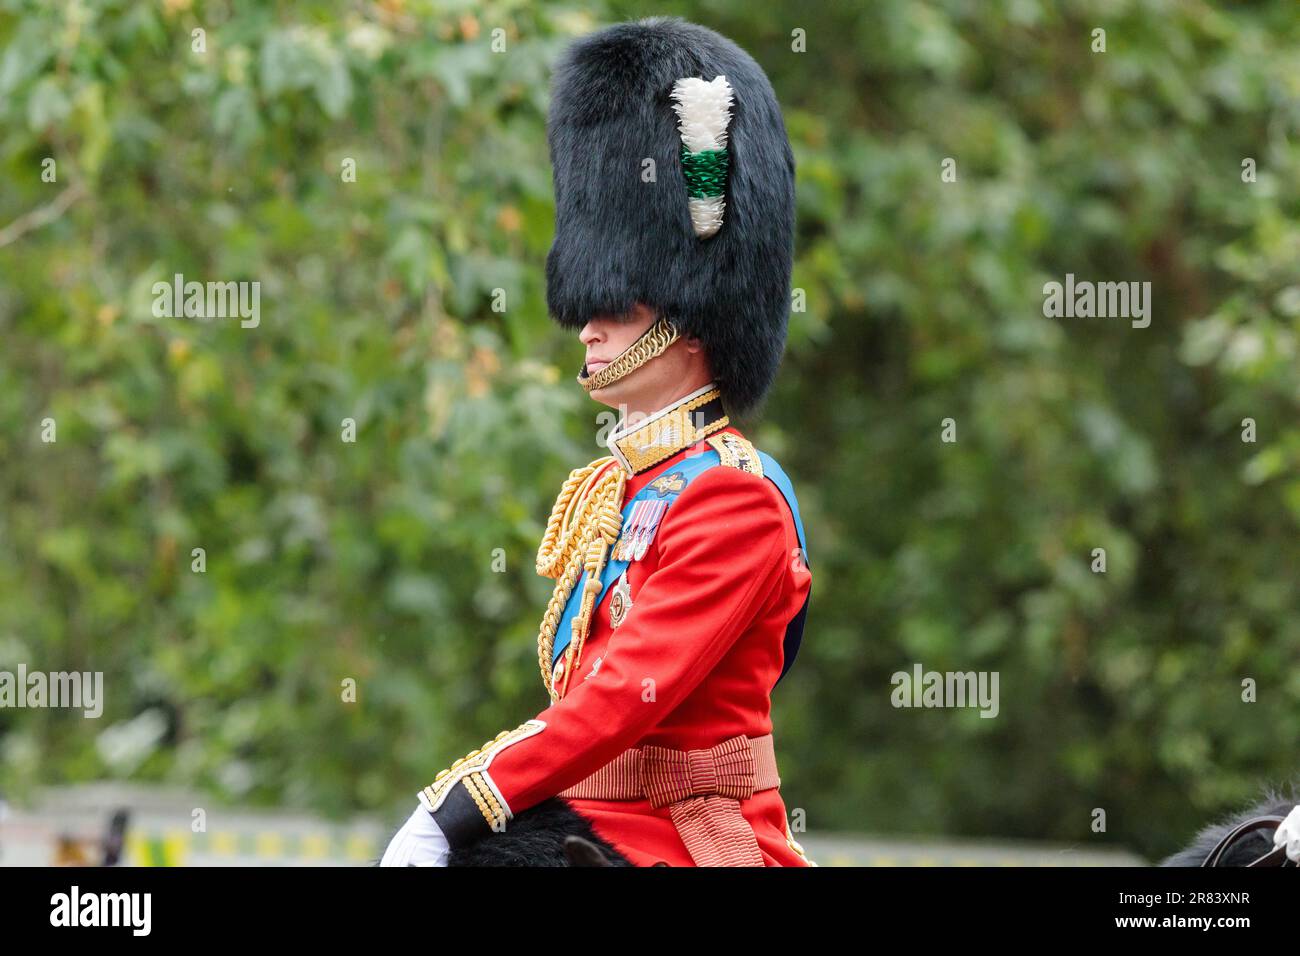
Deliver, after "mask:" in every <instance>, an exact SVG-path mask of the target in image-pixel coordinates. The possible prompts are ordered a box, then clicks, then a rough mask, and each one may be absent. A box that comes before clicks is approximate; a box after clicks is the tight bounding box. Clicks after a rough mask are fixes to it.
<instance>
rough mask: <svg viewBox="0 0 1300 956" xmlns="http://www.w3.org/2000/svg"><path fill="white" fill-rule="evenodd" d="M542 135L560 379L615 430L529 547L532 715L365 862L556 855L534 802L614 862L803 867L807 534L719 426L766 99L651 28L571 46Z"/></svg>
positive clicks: (782, 249)
mask: <svg viewBox="0 0 1300 956" xmlns="http://www.w3.org/2000/svg"><path fill="white" fill-rule="evenodd" d="M549 138H550V147H551V158H552V163H553V165H554V168H555V188H556V236H555V242H554V245H553V246H552V249H551V252H550V255H549V256H548V260H547V297H548V305H549V307H550V311H551V313H552V315H553V316H554V317H555V319H556V320H557V321H558V322H560V324H561V325H564V326H566V327H568V328H572V329H576V330H578V336H579V339H580V341H581V342H582V343H583V345H584V346H585V347H586V360H585V363H584V365H583V368H582V371H581V373H580V375H579V377H578V381H579V383H580V384H581V385H582V386H583V387H584V388H585V389H587V391H588V392H589V393H590V394H591V396H592V397H593V398H594V399H596V400H598V401H600V402H603V403H605V404H607V405H610V406H611V407H616V408H619V409H621V410H622V418H621V420H620V422H619V425H618V426H617V427H616V428H615V429H614V431H613V432H611V433H610V435H609V436H608V438H607V440H606V445H607V447H608V450H609V452H610V455H609V456H607V457H605V458H600V459H597V460H596V461H594V462H592V463H591V464H589V465H587V466H585V467H583V468H579V469H576V470H575V471H573V472H572V473H571V474H570V476H569V479H568V481H566V482H565V485H564V488H563V489H562V491H561V493H560V496H559V498H558V499H557V501H556V504H555V508H554V510H553V512H552V514H551V518H550V521H549V522H548V524H547V530H546V535H545V537H544V538H543V541H542V545H541V548H540V550H539V552H538V559H537V569H538V572H539V573H541V574H543V575H546V576H548V577H553V578H555V579H556V586H555V592H554V594H553V596H552V599H551V601H550V603H549V606H548V608H547V610H546V613H545V614H544V616H543V619H542V625H541V628H540V631H539V635H538V655H539V664H540V669H541V674H542V680H543V683H544V684H545V686H546V688H547V691H548V693H549V694H550V698H551V705H550V706H549V707H548V708H546V709H545V710H544V711H542V712H541V713H539V714H538V715H537V716H536V718H534V719H532V720H528V721H526V722H525V723H524V724H522V725H520V726H519V727H517V728H515V729H514V730H511V731H507V732H504V733H502V734H501V735H499V736H498V737H497V738H496V739H495V740H493V741H491V742H489V743H487V744H485V745H484V746H483V747H482V748H480V749H479V750H476V751H473V752H471V753H470V754H469V755H468V756H467V757H465V758H462V759H461V760H458V761H457V762H456V763H455V764H453V765H452V767H451V768H449V769H448V770H445V771H443V772H442V773H440V774H438V776H437V778H436V779H435V780H434V782H433V783H432V784H431V785H430V786H428V787H426V788H425V789H424V790H423V791H422V792H421V793H420V804H421V805H420V807H419V808H417V810H416V811H415V813H414V814H413V815H412V817H411V819H410V820H409V821H408V822H407V824H406V825H405V826H404V827H403V828H402V830H401V831H399V833H398V834H397V835H396V836H395V837H394V838H393V841H392V843H391V844H390V846H389V848H388V851H387V852H386V853H385V856H384V860H383V864H384V865H408V864H414V865H421V864H423V865H430V864H432V865H438V864H444V863H447V862H452V863H455V862H457V860H456V857H457V854H458V853H461V854H462V855H466V858H469V859H474V858H476V857H474V855H473V854H472V853H469V852H468V851H469V849H472V848H475V847H478V848H480V849H483V850H489V851H491V850H494V849H497V850H500V849H503V848H505V847H509V846H513V845H514V844H511V843H510V842H509V841H510V840H511V839H512V838H514V839H516V840H519V839H520V836H519V835H520V833H521V832H523V831H526V830H527V831H529V832H530V834H531V836H530V841H529V842H527V843H526V844H525V843H522V842H521V843H519V844H518V845H520V846H526V847H527V848H528V849H527V850H520V851H519V853H520V854H521V855H522V859H520V860H519V861H520V862H539V863H540V862H555V859H554V855H553V853H552V855H550V856H548V855H547V851H543V850H542V849H541V847H542V843H544V840H543V841H541V842H539V841H538V839H537V838H536V837H537V834H536V832H535V831H536V830H537V828H538V827H539V826H542V825H541V824H538V823H537V822H535V821H536V820H537V819H541V817H540V814H541V813H542V811H543V809H544V808H545V809H546V813H547V814H549V815H548V816H545V818H544V819H545V821H546V822H545V824H544V826H545V827H549V828H551V829H549V830H547V831H546V832H545V833H543V834H542V835H543V836H545V835H546V834H549V833H551V832H555V833H556V834H557V836H558V838H561V839H562V837H563V835H564V834H566V833H574V834H580V835H581V834H585V835H587V836H589V837H590V838H591V839H592V840H594V841H595V842H596V844H597V845H598V846H600V847H601V848H603V849H604V850H605V851H606V853H607V854H608V855H610V856H612V857H614V858H616V859H617V860H618V861H619V862H622V861H626V862H630V863H632V864H635V865H653V864H656V863H667V864H669V865H672V866H691V865H701V866H806V865H809V861H808V860H807V858H806V857H805V856H804V854H803V851H802V850H801V849H800V847H799V845H798V844H797V843H796V842H795V840H794V839H793V836H792V834H791V832H790V828H789V825H788V823H787V819H786V809H785V806H784V804H783V802H782V800H781V796H780V793H779V790H778V785H779V783H780V779H779V777H778V775H777V769H776V758H775V752H774V747H773V737H772V722H771V702H770V694H771V691H772V688H773V687H774V686H775V685H776V683H777V681H778V680H780V678H781V677H782V676H783V674H784V673H785V672H786V670H788V668H789V666H790V664H791V663H792V662H793V658H794V653H795V651H796V650H797V648H798V644H799V640H800V637H801V634H802V630H803V621H804V616H805V613H806V609H807V602H808V596H809V590H810V584H811V575H810V573H809V570H808V564H807V563H806V550H805V546H804V542H803V529H802V525H801V523H800V520H799V513H798V504H797V502H796V500H795V497H794V492H793V489H792V488H791V486H790V483H789V481H788V479H787V478H786V477H785V475H784V473H783V472H782V471H781V469H780V467H779V466H778V465H777V464H776V462H774V461H773V460H772V459H771V458H770V457H769V456H767V455H765V454H763V453H761V452H759V451H757V450H756V449H755V448H754V446H753V445H752V444H750V443H749V442H748V441H747V440H746V439H745V438H744V436H743V435H742V434H741V433H740V431H739V430H737V429H736V427H735V426H734V425H733V424H732V423H731V418H730V416H731V415H733V414H741V413H745V412H748V411H750V410H752V409H753V408H754V407H755V406H756V405H757V404H758V403H759V402H760V401H761V399H762V397H763V396H764V394H765V393H766V391H767V390H768V388H769V386H770V384H771V382H772V379H773V377H774V376H775V372H776V368H777V366H778V364H779V362H780V357H781V352H782V349H783V347H784V341H785V329H786V320H787V315H788V307H789V305H788V304H789V283H790V268H791V250H792V242H793V239H792V237H793V219H794V161H793V157H792V155H791V152H790V147H789V143H788V141H787V139H786V135H785V128H784V124H783V121H782V119H781V113H780V109H779V107H778V106H777V104H776V99H775V96H774V95H773V93H772V90H771V87H770V85H769V84H768V82H767V79H766V77H765V76H764V75H763V73H762V71H761V69H759V67H758V66H757V64H755V63H754V61H753V60H752V59H751V58H750V57H749V56H748V55H746V54H745V53H744V52H743V51H742V50H740V49H739V48H738V47H737V46H735V44H733V43H731V42H730V41H729V40H726V39H725V38H723V37H721V36H719V35H718V34H716V33H713V32H712V31H709V30H706V29H703V28H701V27H698V26H695V25H693V24H688V23H684V22H682V21H680V20H662V19H654V20H646V21H641V22H638V23H630V24H621V25H619V26H616V27H611V28H609V29H606V30H602V31H600V32H597V33H595V34H592V35H591V36H589V37H586V38H583V39H582V40H580V41H578V42H576V43H575V44H574V45H573V46H572V47H571V48H570V50H569V51H568V52H567V54H566V55H565V57H564V58H563V60H562V61H561V63H560V65H559V67H558V68H557V71H556V79H555V85H554V90H553V97H552V106H551V114H550V120H549ZM647 170H650V171H651V174H650V175H649V177H647V176H646V171H647ZM557 798H558V799H557ZM557 813H558V814H560V816H557ZM530 814H532V816H531V817H530ZM530 820H531V821H533V822H530ZM557 820H558V821H559V822H558V823H557V822H556V821H557ZM530 828H531V829H530ZM493 841H495V842H493ZM555 845H556V846H559V845H560V844H555ZM512 852H513V851H512ZM477 858H478V859H493V857H492V856H491V855H490V854H489V855H488V856H486V857H483V856H479V857H477ZM496 859H500V858H499V857H497V858H496Z"/></svg>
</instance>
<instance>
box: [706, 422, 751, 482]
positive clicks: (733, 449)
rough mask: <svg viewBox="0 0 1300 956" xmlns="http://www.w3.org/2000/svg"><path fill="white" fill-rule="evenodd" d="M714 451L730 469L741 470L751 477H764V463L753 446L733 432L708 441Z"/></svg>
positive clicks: (724, 433)
mask: <svg viewBox="0 0 1300 956" xmlns="http://www.w3.org/2000/svg"><path fill="white" fill-rule="evenodd" d="M708 442H709V444H710V445H711V446H712V447H713V450H714V451H716V452H717V453H718V457H720V458H721V459H722V464H724V465H726V466H727V467H728V468H739V469H740V470H741V471H745V472H748V473H749V474H751V475H757V476H758V477H759V478H762V477H763V463H762V462H761V461H759V458H758V451H757V450H756V449H755V448H754V446H753V444H752V443H751V442H750V441H749V440H748V439H745V438H741V437H740V436H739V435H736V434H734V433H732V432H722V433H720V434H717V435H714V436H713V437H711V438H709V439H708Z"/></svg>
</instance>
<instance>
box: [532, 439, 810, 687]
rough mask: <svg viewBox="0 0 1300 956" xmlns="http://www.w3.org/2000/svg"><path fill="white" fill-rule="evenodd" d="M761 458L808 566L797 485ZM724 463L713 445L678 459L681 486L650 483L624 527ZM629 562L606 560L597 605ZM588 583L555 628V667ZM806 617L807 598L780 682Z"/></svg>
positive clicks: (789, 635)
mask: <svg viewBox="0 0 1300 956" xmlns="http://www.w3.org/2000/svg"><path fill="white" fill-rule="evenodd" d="M758 457H759V460H760V461H761V462H762V464H763V477H765V478H767V479H769V480H770V481H771V482H772V484H774V485H776V487H777V490H779V491H780V492H781V496H782V497H783V498H785V502H786V504H787V505H788V506H789V508H790V513H791V515H792V516H793V517H794V527H795V531H796V532H797V533H798V535H799V547H800V548H801V549H802V550H803V560H804V564H805V566H807V565H808V546H807V544H806V542H805V540H804V534H803V522H802V521H801V520H800V519H799V502H798V500H797V499H796V498H795V495H794V486H793V485H791V484H790V479H789V478H787V477H786V474H785V472H784V471H782V470H781V466H780V465H778V464H777V463H776V462H775V461H774V460H773V459H772V457H771V456H770V455H768V454H766V453H765V452H759V453H758ZM721 463H722V459H721V458H720V457H719V455H718V453H717V452H716V451H714V450H713V449H712V448H710V449H709V450H708V451H704V452H701V453H700V454H698V455H691V456H689V457H687V458H686V459H684V460H683V461H680V462H678V463H677V464H676V465H673V466H672V467H671V468H670V469H668V470H666V471H665V472H664V474H665V475H680V476H681V479H682V480H681V486H680V487H679V488H677V489H676V490H675V491H669V492H667V493H666V494H661V493H660V492H659V490H658V489H657V488H655V487H654V482H650V483H649V484H647V485H646V486H645V487H644V488H642V489H641V490H640V491H638V492H637V493H636V494H635V495H634V496H633V497H632V498H631V500H629V501H628V503H627V504H626V505H624V506H623V525H624V527H626V526H627V523H628V518H629V517H630V516H631V514H632V509H633V508H635V507H636V505H637V504H638V503H640V502H642V501H649V500H657V501H662V500H663V499H664V498H667V499H668V502H669V505H670V506H671V504H672V501H673V500H675V499H676V498H677V496H678V495H680V494H681V493H682V492H683V491H685V490H686V488H687V487H688V486H689V485H690V483H691V482H692V481H693V480H695V479H696V478H698V477H699V476H700V475H702V474H704V472H706V471H708V470H709V469H710V468H712V467H714V466H715V465H719V464H721ZM662 520H663V518H662V517H661V518H660V521H662ZM612 550H613V549H612V548H611V551H612ZM629 563H630V562H628V561H615V560H613V559H612V558H611V559H609V560H607V561H606V562H605V567H604V569H603V570H602V571H601V574H600V593H599V594H598V595H597V596H596V603H595V607H596V608H599V607H600V602H601V601H603V600H604V599H605V592H606V591H608V590H609V587H610V585H611V584H613V583H614V582H615V581H617V580H618V579H619V576H620V575H622V573H623V572H624V571H625V570H627V566H628V564H629ZM586 583H587V572H586V571H583V572H582V575H581V576H580V577H579V578H578V582H577V584H575V585H574V586H573V591H572V592H570V594H569V600H568V603H566V604H565V606H564V613H563V614H562V615H561V616H560V623H559V626H558V627H556V629H555V644H554V647H553V648H552V650H551V667H552V668H554V667H555V665H556V663H558V662H559V660H560V656H561V655H562V654H563V653H564V650H565V648H567V647H568V646H569V642H570V641H571V640H572V639H573V619H574V618H575V617H577V616H578V610H579V608H580V606H581V603H582V602H581V601H580V600H579V599H580V598H581V596H582V590H583V588H584V587H585V586H586ZM811 593H812V592H811V591H810V592H809V596H811ZM807 616H808V601H807V600H805V601H804V604H803V607H802V608H800V609H799V613H798V614H796V615H795V616H794V618H793V619H792V620H791V621H790V624H789V626H787V627H786V631H785V642H784V647H785V661H784V664H783V666H782V668H781V676H780V677H778V678H777V683H780V682H781V677H785V675H786V673H787V672H788V671H789V670H790V665H791V664H793V663H794V658H795V655H796V654H798V652H799V644H800V642H801V641H802V639H803V627H804V620H805V619H806V618H807Z"/></svg>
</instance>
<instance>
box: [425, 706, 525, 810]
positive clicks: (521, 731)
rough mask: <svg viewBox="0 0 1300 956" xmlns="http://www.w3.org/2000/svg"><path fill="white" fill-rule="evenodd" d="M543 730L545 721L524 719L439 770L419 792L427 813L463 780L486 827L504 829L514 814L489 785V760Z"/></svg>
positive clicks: (499, 794)
mask: <svg viewBox="0 0 1300 956" xmlns="http://www.w3.org/2000/svg"><path fill="white" fill-rule="evenodd" d="M545 729H546V722H545V721H542V720H526V721H524V722H523V723H522V724H520V725H519V726H518V727H516V728H515V729H514V730H503V731H501V733H499V734H497V735H496V737H495V738H494V739H492V740H489V741H488V742H487V743H485V744H484V745H483V746H482V747H480V748H479V749H478V750H471V751H470V752H469V753H467V754H466V755H465V756H463V757H461V758H460V759H459V760H457V761H456V762H455V763H453V764H452V765H451V766H450V767H448V768H447V769H446V770H441V771H439V772H438V775H437V776H436V777H434V778H433V783H431V784H429V785H428V786H427V787H425V788H424V790H422V791H421V795H422V796H423V797H424V799H425V802H426V805H427V807H428V810H429V812H430V813H432V812H433V811H434V810H437V809H438V808H439V807H440V806H442V802H443V800H445V799H447V794H448V793H450V792H451V788H452V787H454V786H455V785H456V784H457V783H460V782H462V781H464V783H465V789H466V790H468V791H469V795H470V796H471V797H473V798H474V802H475V803H476V804H478V808H479V810H480V811H482V813H483V818H484V819H485V820H487V822H488V826H491V827H492V828H493V829H494V830H500V829H501V828H503V827H504V826H505V822H506V821H507V820H509V819H511V817H512V816H513V814H512V813H511V812H510V805H509V804H508V803H506V800H505V798H504V797H503V796H501V791H499V790H498V789H497V787H496V784H495V783H493V782H492V777H491V776H489V774H488V772H487V770H488V767H489V766H491V764H492V758H494V757H495V756H496V755H497V754H499V753H500V752H501V751H503V750H505V749H506V748H507V747H509V746H510V745H511V744H514V743H518V742H519V741H521V740H523V739H524V738H526V737H531V736H533V735H534V734H539V733H541V732H542V731H543V730H545Z"/></svg>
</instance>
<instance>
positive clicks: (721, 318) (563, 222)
mask: <svg viewBox="0 0 1300 956" xmlns="http://www.w3.org/2000/svg"><path fill="white" fill-rule="evenodd" d="M685 77H698V78H699V79H700V80H702V81H713V80H715V78H717V77H725V78H726V81H725V84H729V85H730V88H731V91H732V96H733V98H732V99H731V100H730V110H731V115H730V120H729V122H728V123H727V124H726V127H725V141H726V142H725V150H723V152H725V154H726V155H725V157H724V162H725V164H724V167H723V175H724V176H725V187H724V189H723V198H724V200H725V212H724V213H723V215H722V223H721V227H720V228H719V227H718V226H717V225H716V222H715V223H714V225H713V227H712V228H713V229H714V230H716V232H714V233H713V234H710V235H708V237H707V238H701V236H700V235H697V230H698V228H699V227H697V226H693V215H694V213H693V207H692V205H691V202H692V200H691V198H690V197H691V196H692V195H697V196H698V195H700V193H699V191H698V188H697V187H698V183H697V182H696V181H694V180H692V182H691V183H690V184H688V177H687V172H686V163H687V162H688V161H689V159H690V157H687V156H685V155H684V153H685V152H687V150H686V149H684V146H683V143H684V137H683V133H681V132H679V129H678V123H679V116H678V113H677V112H676V111H675V109H676V107H675V102H680V101H676V100H675V96H676V95H677V94H676V93H675V89H674V84H675V83H676V81H678V80H679V79H682V78H685ZM725 84H724V85H725ZM547 125H548V139H549V143H550V150H551V164H552V166H553V168H554V177H555V241H554V243H553V244H552V246H551V251H550V253H549V255H548V256H547V259H546V287H547V292H546V297H547V305H548V307H549V309H550V312H551V315H552V317H553V318H554V319H555V320H556V321H557V322H559V323H560V324H561V325H562V326H564V327H566V328H570V329H578V328H581V327H582V326H583V325H584V324H586V322H587V321H588V320H589V319H590V318H591V317H592V316H593V315H596V314H599V313H611V314H622V313H624V312H626V311H627V310H629V309H630V308H631V307H632V306H633V305H634V304H635V303H637V302H642V303H644V304H645V305H647V306H649V307H651V308H652V309H654V310H655V311H656V312H657V313H658V314H659V315H660V316H661V317H664V318H667V319H669V320H671V321H672V322H673V323H674V324H675V325H676V326H677V328H678V329H679V330H680V331H681V333H682V334H683V335H693V336H697V337H698V338H699V339H700V340H701V341H702V342H703V343H704V347H705V350H706V352H707V354H708V357H709V362H710V365H711V367H712V370H713V376H714V380H715V381H716V382H717V384H718V386H719V388H720V389H721V390H722V395H723V401H724V403H725V404H726V406H727V408H728V410H729V411H730V412H731V413H732V414H744V413H745V412H747V411H750V410H752V409H753V408H754V407H755V406H756V405H757V404H758V403H759V402H760V401H761V400H762V398H763V396H764V395H765V394H766V392H767V390H768V388H769V386H770V385H771V384H772V379H773V378H774V377H775V375H776V369H777V366H778V365H779V364H780V361H781V353H782V350H783V349H784V346H785V335H786V323H787V319H788V317H789V309H790V269H791V259H792V254H793V246H794V235H793V234H794V156H793V154H792V153H791V151H790V142H789V140H788V139H787V138H786V132H785V122H784V121H783V120H782V118H781V109H780V107H779V106H778V105H777V101H776V96H775V94H773V92H772V86H771V84H770V83H768V81H767V77H766V76H765V75H764V74H763V71H762V70H761V69H760V68H759V66H758V64H757V63H755V62H754V60H753V59H752V58H751V57H750V56H749V54H747V53H745V51H744V50H742V49H740V47H738V46H736V44H734V43H732V42H731V41H730V40H728V39H726V38H725V37H723V36H720V35H719V34H717V33H714V32H713V31H712V30H707V29H705V28H704V27H701V26H697V25H695V24H693V23H687V22H685V21H683V20H680V19H675V18H674V19H665V18H652V19H648V20H641V21H639V22H635V23H623V24H619V25H617V26H612V27H608V28H606V29H603V30H600V31H597V32H596V33H592V34H590V35H588V36H586V37H582V38H581V39H579V40H576V41H575V42H574V43H573V44H572V45H571V46H570V47H569V48H568V50H567V51H566V53H565V54H564V56H563V57H562V58H561V60H560V62H559V64H558V65H557V66H556V70H555V76H554V83H553V88H552V97H551V108H550V116H549V118H548V124H547ZM646 160H653V161H654V162H653V166H651V165H650V164H649V163H647V162H646ZM651 169H652V170H653V173H654V175H653V176H650V175H649V174H648V172H647V171H648V170H651ZM692 188H696V190H697V191H696V192H694V193H693V192H691V189H692Z"/></svg>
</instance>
